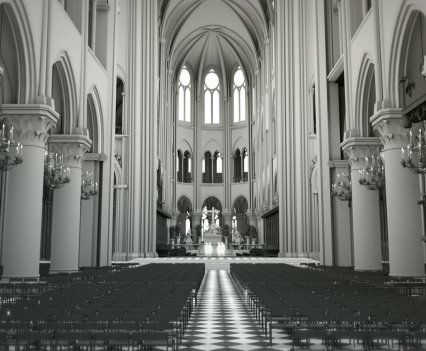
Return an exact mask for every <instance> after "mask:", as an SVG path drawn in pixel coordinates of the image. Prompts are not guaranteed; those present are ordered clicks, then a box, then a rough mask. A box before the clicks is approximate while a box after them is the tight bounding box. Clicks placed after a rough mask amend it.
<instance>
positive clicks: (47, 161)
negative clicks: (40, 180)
mask: <svg viewBox="0 0 426 351" xmlns="http://www.w3.org/2000/svg"><path fill="white" fill-rule="evenodd" d="M70 181H71V178H70V169H69V167H65V166H64V157H63V156H62V155H60V156H58V154H56V153H55V154H54V153H53V152H51V151H50V150H49V151H47V152H46V153H45V154H44V185H45V186H46V187H48V188H49V189H51V190H54V189H59V188H62V187H63V186H64V185H65V184H67V183H69V182H70Z"/></svg>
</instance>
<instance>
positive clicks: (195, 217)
mask: <svg viewBox="0 0 426 351" xmlns="http://www.w3.org/2000/svg"><path fill="white" fill-rule="evenodd" d="M199 225H201V210H200V209H197V210H196V211H195V212H192V241H193V242H194V243H195V244H197V243H198V241H199V239H198V234H197V227H198V226H199Z"/></svg>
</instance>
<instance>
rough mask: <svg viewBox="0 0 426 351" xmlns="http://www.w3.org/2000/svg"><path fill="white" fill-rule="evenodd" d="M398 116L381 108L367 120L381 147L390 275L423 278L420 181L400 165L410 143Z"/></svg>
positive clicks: (396, 113) (391, 110)
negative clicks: (380, 142) (418, 201)
mask: <svg viewBox="0 0 426 351" xmlns="http://www.w3.org/2000/svg"><path fill="white" fill-rule="evenodd" d="M401 117H402V111H401V110H400V109H382V110H380V111H379V112H377V113H376V114H375V115H374V116H373V117H371V119H370V121H371V123H372V124H373V128H374V129H375V130H376V131H377V132H379V133H380V138H381V141H382V143H383V145H384V148H383V153H384V164H385V170H386V206H387V218H388V238H389V275H391V276H401V277H404V276H424V275H425V268H424V257H423V250H424V244H423V243H422V242H421V237H422V226H421V211H420V206H419V205H418V204H417V200H418V198H419V193H420V186H419V179H418V176H417V175H414V174H413V173H411V172H410V171H409V170H408V169H405V168H403V167H402V166H401V147H405V146H407V144H408V142H409V136H408V131H407V130H406V129H404V128H402V126H401Z"/></svg>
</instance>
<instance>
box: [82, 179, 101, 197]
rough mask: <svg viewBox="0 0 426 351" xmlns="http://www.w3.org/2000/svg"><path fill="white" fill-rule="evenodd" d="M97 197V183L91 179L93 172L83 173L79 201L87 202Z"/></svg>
mask: <svg viewBox="0 0 426 351" xmlns="http://www.w3.org/2000/svg"><path fill="white" fill-rule="evenodd" d="M95 195H98V183H97V182H95V181H94V179H93V172H84V173H83V174H82V176H81V199H82V200H89V199H91V198H92V197H93V196H95Z"/></svg>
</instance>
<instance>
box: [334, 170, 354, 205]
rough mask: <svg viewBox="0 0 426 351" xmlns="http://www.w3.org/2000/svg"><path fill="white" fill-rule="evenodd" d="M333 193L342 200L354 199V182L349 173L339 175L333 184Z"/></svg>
mask: <svg viewBox="0 0 426 351" xmlns="http://www.w3.org/2000/svg"><path fill="white" fill-rule="evenodd" d="M331 195H332V196H335V197H337V198H338V199H339V200H341V201H352V182H351V178H350V176H349V174H347V173H342V174H338V175H337V180H336V182H335V183H333V184H332V185H331Z"/></svg>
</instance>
